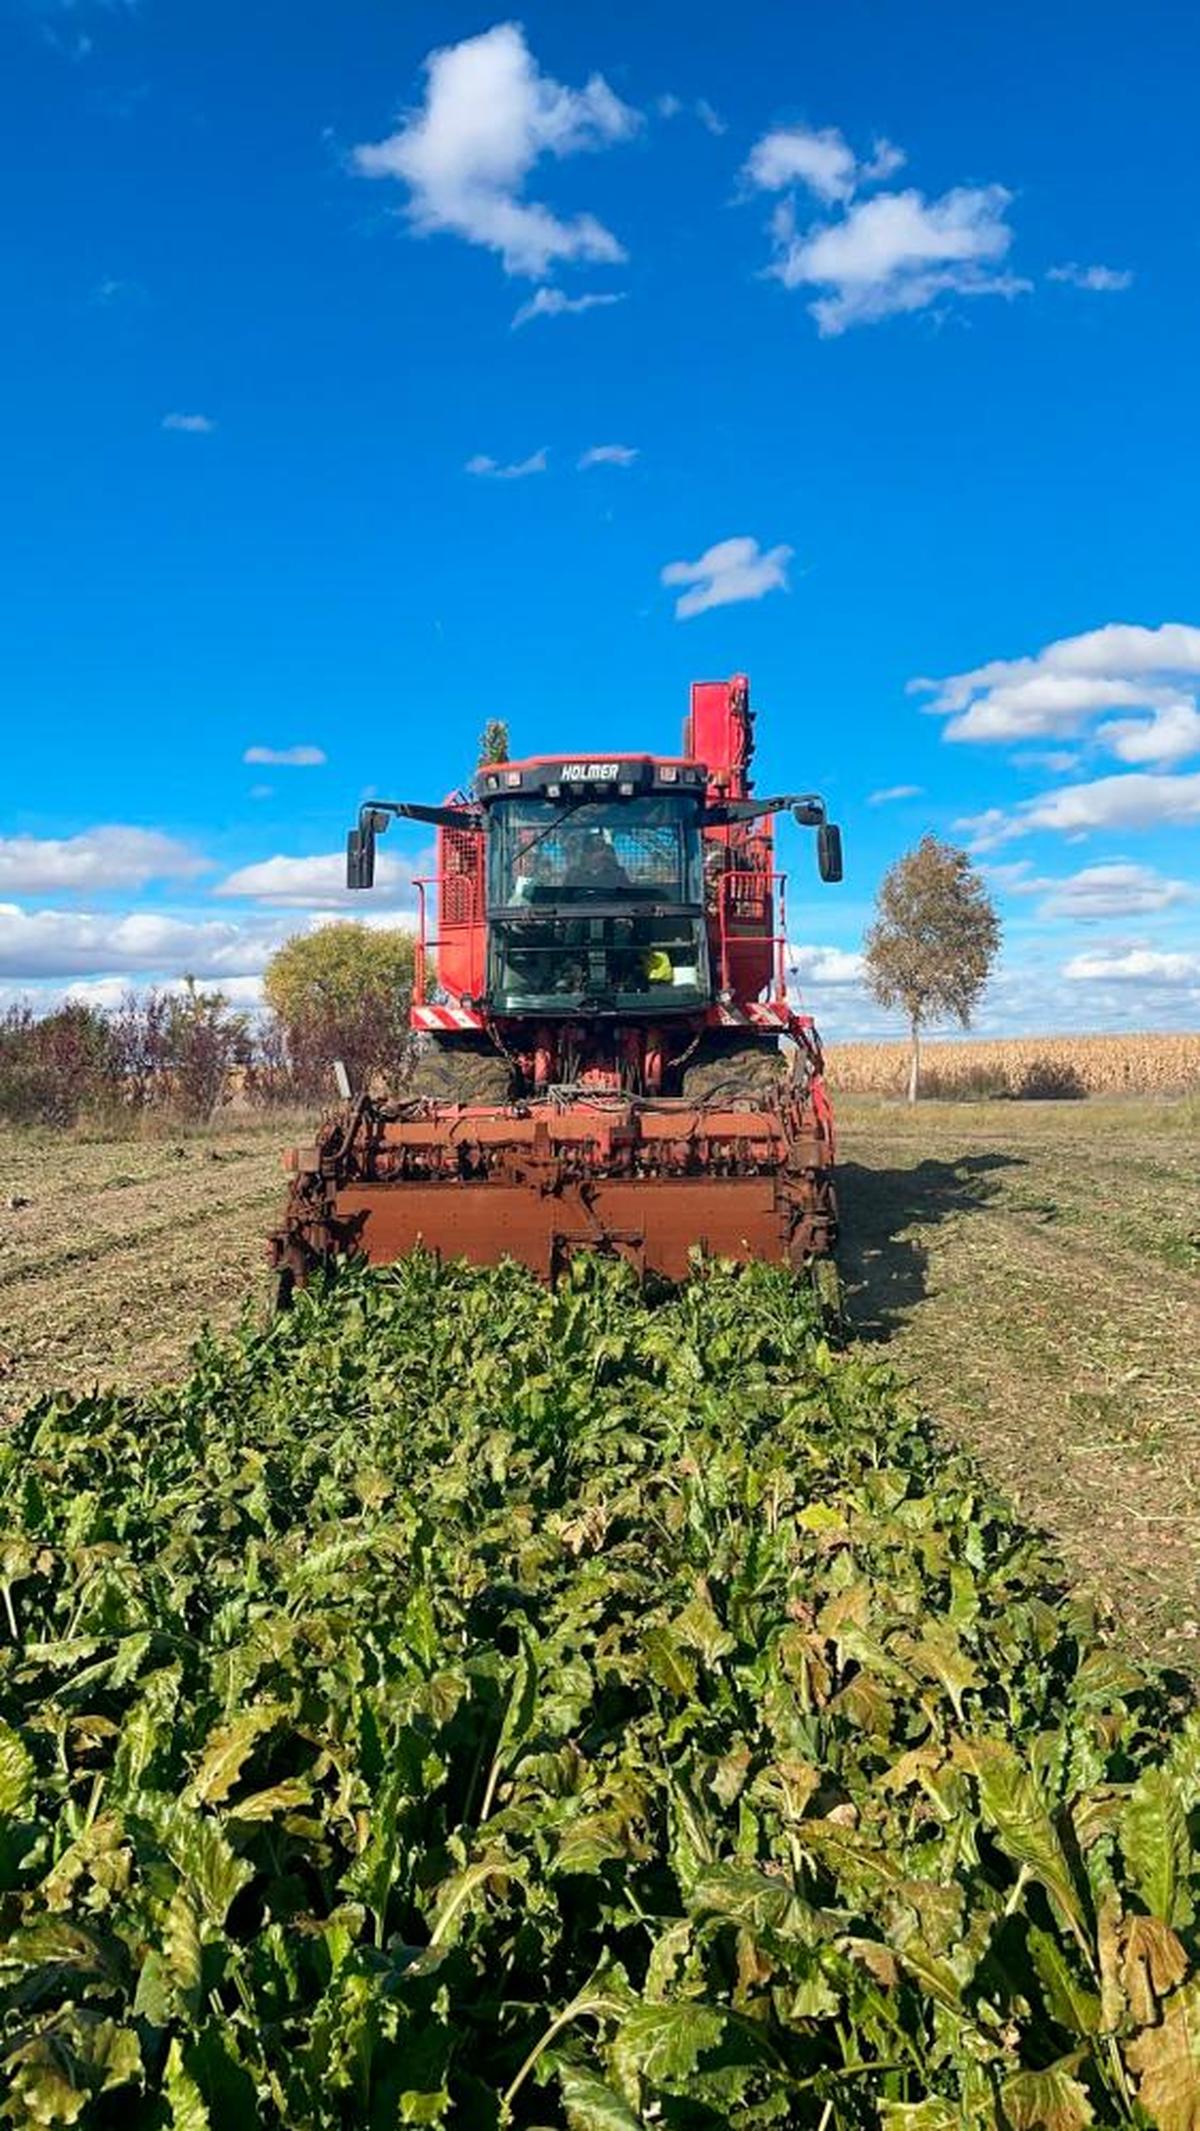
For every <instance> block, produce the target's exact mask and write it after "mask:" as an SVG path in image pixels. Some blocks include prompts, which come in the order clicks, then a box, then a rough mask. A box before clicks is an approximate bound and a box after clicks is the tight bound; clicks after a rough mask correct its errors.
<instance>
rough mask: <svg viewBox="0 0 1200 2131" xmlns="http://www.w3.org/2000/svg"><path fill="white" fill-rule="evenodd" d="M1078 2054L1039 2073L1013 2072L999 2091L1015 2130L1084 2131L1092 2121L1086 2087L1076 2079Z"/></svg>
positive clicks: (1049, 2065)
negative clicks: (1084, 2127) (1085, 2126)
mask: <svg viewBox="0 0 1200 2131" xmlns="http://www.w3.org/2000/svg"><path fill="white" fill-rule="evenodd" d="M1079 2062H1080V2059H1079V2055H1078V2054H1076V2055H1074V2056H1071V2057H1060V2058H1059V2060H1058V2063H1057V2064H1048V2065H1047V2066H1046V2067H1045V2068H1044V2070H1042V2071H1040V2072H1014V2074H1013V2075H1012V2077H1011V2079H1006V2080H1005V2082H1004V2085H1003V2087H1002V2088H1001V2090H1000V2096H1001V2100H1002V2102H1003V2105H1004V2117H1005V2121H1006V2122H1007V2123H1008V2124H1010V2125H1011V2126H1012V2131H1083V2126H1084V2125H1085V2124H1090V2123H1091V2121H1092V2105H1091V2102H1090V2101H1089V2100H1088V2095H1087V2088H1086V2087H1084V2086H1082V2085H1081V2084H1080V2082H1079V2080H1078V2079H1076V2078H1075V2077H1074V2073H1075V2069H1076V2067H1077V2066H1078V2064H1079Z"/></svg>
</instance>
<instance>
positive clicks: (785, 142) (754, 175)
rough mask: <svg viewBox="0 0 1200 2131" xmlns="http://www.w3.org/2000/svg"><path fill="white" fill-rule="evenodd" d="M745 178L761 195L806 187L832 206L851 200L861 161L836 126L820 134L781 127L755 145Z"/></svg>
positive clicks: (743, 172) (794, 127) (800, 128)
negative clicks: (789, 187) (838, 202)
mask: <svg viewBox="0 0 1200 2131" xmlns="http://www.w3.org/2000/svg"><path fill="white" fill-rule="evenodd" d="M742 176H743V178H744V180H745V181H746V183H747V184H749V185H752V186H754V187H755V188H756V190H758V191H759V192H782V191H784V190H785V189H786V188H787V187H788V186H789V185H796V184H800V185H805V186H807V188H808V190H809V191H810V192H814V193H815V194H816V196H817V198H818V199H819V200H823V201H824V202H825V203H826V205H830V204H831V203H832V202H834V201H841V200H848V199H850V197H851V195H852V194H853V192H854V188H855V185H856V183H857V181H858V162H857V158H856V157H855V155H854V151H853V149H852V148H851V147H850V146H849V144H848V142H847V141H846V140H845V139H844V137H843V135H842V134H840V133H839V132H838V129H837V127H836V126H826V127H825V128H823V130H822V131H820V132H817V131H816V130H815V129H814V128H813V127H811V126H778V127H776V128H775V130H774V131H773V132H771V133H764V135H763V137H762V139H761V140H759V141H756V142H755V144H754V146H753V148H752V149H751V150H750V153H749V155H748V157H747V158H746V163H745V166H744V168H743V171H742Z"/></svg>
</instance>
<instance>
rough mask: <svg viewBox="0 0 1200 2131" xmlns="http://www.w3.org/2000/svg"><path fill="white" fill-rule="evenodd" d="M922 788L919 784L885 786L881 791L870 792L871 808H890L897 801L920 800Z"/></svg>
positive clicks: (868, 800)
mask: <svg viewBox="0 0 1200 2131" xmlns="http://www.w3.org/2000/svg"><path fill="white" fill-rule="evenodd" d="M921 790H922V787H921V786H920V785H919V784H885V785H884V786H883V788H882V790H881V791H878V792H868V794H867V805H868V806H869V807H886V806H890V805H891V804H892V802H893V800H896V799H919V798H920V797H921Z"/></svg>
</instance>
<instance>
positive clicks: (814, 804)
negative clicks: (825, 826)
mask: <svg viewBox="0 0 1200 2131" xmlns="http://www.w3.org/2000/svg"><path fill="white" fill-rule="evenodd" d="M792 820H793V821H796V822H799V824H800V827H801V828H802V829H819V828H820V827H821V825H822V823H823V822H824V820H825V807H824V804H823V802H822V801H821V800H820V799H801V800H800V801H799V802H798V804H797V805H796V806H794V807H793V808H792Z"/></svg>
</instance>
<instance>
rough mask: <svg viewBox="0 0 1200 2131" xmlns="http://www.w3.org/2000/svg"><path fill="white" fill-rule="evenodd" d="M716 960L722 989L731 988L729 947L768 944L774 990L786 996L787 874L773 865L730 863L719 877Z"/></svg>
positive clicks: (774, 993) (775, 995)
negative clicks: (731, 864)
mask: <svg viewBox="0 0 1200 2131" xmlns="http://www.w3.org/2000/svg"><path fill="white" fill-rule="evenodd" d="M716 887H717V902H716V914H717V961H718V967H719V970H720V977H721V990H722V991H723V992H728V991H730V990H732V984H731V982H730V949H731V947H733V946H734V945H737V946H746V945H753V946H767V947H769V949H770V953H771V975H772V993H773V997H774V998H776V999H783V998H785V997H786V996H787V980H786V975H785V960H786V954H787V875H786V873H777V872H776V871H775V870H774V868H773V867H759V866H753V867H741V866H731V867H730V868H729V869H728V871H726V872H724V873H719V874H718V875H717V876H716Z"/></svg>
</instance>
